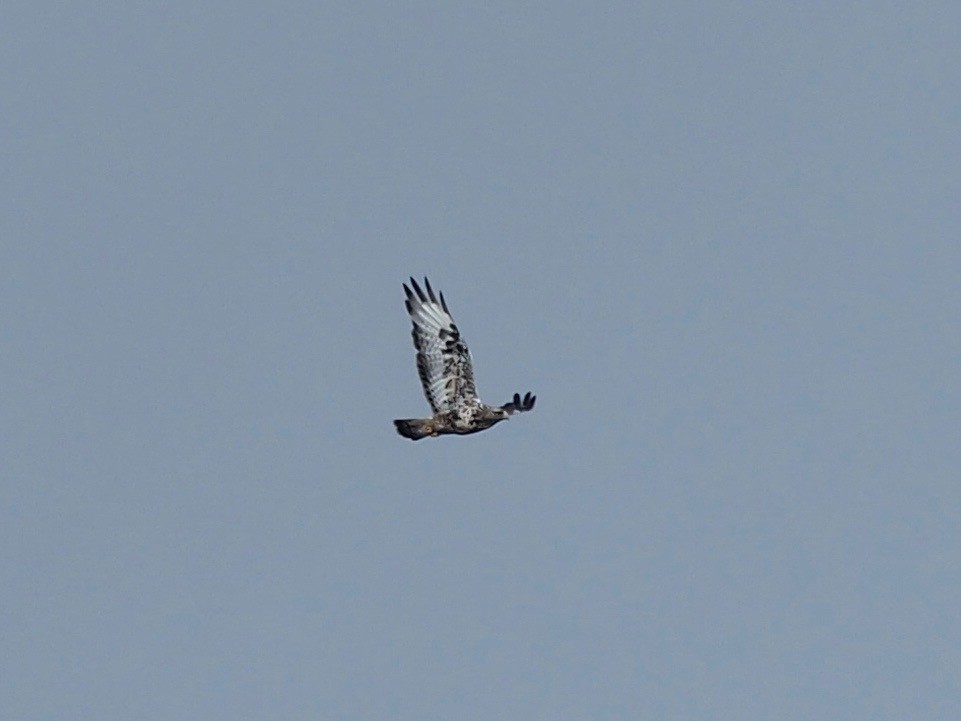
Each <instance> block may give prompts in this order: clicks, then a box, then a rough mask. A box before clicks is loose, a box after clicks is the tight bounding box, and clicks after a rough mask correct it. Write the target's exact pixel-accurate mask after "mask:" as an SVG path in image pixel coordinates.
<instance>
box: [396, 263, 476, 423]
mask: <svg viewBox="0 0 961 721" xmlns="http://www.w3.org/2000/svg"><path fill="white" fill-rule="evenodd" d="M410 284H411V286H412V287H413V290H411V288H408V287H407V285H406V284H404V293H406V294H407V312H408V313H409V314H410V319H411V321H413V323H414V330H413V331H412V333H411V335H412V336H413V338H414V348H416V349H417V373H418V374H419V375H420V382H421V385H422V386H423V387H424V395H425V396H427V402H428V403H430V407H431V409H432V410H433V411H434V413H435V414H436V413H443V412H446V411H450V410H453V409H454V408H457V407H458V406H462V405H464V404H465V403H470V402H475V403H476V402H477V391H476V389H475V387H474V371H473V369H472V368H471V357H470V351H469V350H468V349H467V344H466V343H464V341H463V340H462V339H461V337H460V331H459V330H457V325H456V324H455V323H454V319H453V318H452V317H451V315H450V311H449V310H448V309H447V303H446V301H444V294H443V293H441V294H440V299H439V300H438V298H437V296H435V295H434V290H433V288H431V287H430V281H428V280H427V278H424V286H425V288H426V290H427V292H426V293H425V292H424V291H423V290H421V287H420V286H419V285H417V281H416V280H414V279H413V278H411V279H410Z"/></svg>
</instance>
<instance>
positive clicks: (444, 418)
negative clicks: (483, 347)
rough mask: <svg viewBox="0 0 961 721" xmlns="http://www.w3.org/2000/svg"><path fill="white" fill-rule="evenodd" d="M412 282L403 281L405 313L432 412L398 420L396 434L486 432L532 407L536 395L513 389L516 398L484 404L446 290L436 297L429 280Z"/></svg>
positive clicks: (417, 436)
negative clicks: (451, 311)
mask: <svg viewBox="0 0 961 721" xmlns="http://www.w3.org/2000/svg"><path fill="white" fill-rule="evenodd" d="M410 285H411V287H410V288H408V287H407V284H406V283H405V284H404V293H405V294H406V295H407V301H406V305H407V312H408V313H409V314H410V319H411V320H412V321H413V323H414V330H413V331H412V332H411V335H412V336H413V337H414V348H416V349H417V373H418V375H420V382H421V385H422V386H423V387H424V395H425V396H427V402H428V403H430V408H431V410H432V411H433V412H434V415H433V416H432V417H431V418H401V419H398V420H395V421H394V425H395V426H397V432H398V433H400V434H401V435H402V436H404V438H410V439H411V440H412V441H419V440H420V439H421V438H424V437H426V436H441V435H446V434H449V433H456V434H458V435H467V434H468V433H477V432H478V431H483V430H487V429H488V428H490V427H491V426H492V425H494V424H495V423H500V422H501V421H503V420H506V419H507V417H508V416H510V415H511V414H512V413H523V412H524V411H529V410H531V409H532V408H533V407H534V401H535V400H537V396H532V395H531V394H530V393H526V394H525V395H524V397H523V398H521V396H520V394H519V393H515V394H514V399H513V400H512V401H510V402H509V403H505V404H504V405H502V406H499V407H498V406H489V405H486V404H485V403H483V402H482V401H481V399H480V398H478V397H477V390H476V388H475V387H474V370H473V368H472V367H471V354H470V351H469V350H467V344H466V343H465V342H464V339H463V338H461V335H460V331H459V330H458V329H457V325H456V324H455V323H454V319H453V318H451V315H450V310H448V308H447V301H445V300H444V294H443V293H440V294H439V298H440V299H439V300H438V296H437V295H434V289H433V288H431V287H430V281H429V280H427V278H424V288H425V289H426V292H424V290H421V287H420V286H419V285H418V284H417V281H416V280H414V279H413V278H411V279H410ZM412 289H413V290H412Z"/></svg>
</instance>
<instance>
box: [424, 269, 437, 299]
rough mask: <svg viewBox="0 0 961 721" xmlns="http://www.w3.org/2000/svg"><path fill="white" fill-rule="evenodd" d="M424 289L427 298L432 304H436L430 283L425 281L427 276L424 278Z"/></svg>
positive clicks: (435, 297)
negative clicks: (425, 289)
mask: <svg viewBox="0 0 961 721" xmlns="http://www.w3.org/2000/svg"><path fill="white" fill-rule="evenodd" d="M424 287H425V288H427V296H428V297H429V298H430V300H431V302H432V303H436V302H437V296H436V295H434V289H433V288H431V287H430V281H429V280H427V276H426V275H425V276H424Z"/></svg>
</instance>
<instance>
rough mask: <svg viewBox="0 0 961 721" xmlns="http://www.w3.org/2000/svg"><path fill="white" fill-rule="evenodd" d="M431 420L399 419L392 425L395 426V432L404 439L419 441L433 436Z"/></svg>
mask: <svg viewBox="0 0 961 721" xmlns="http://www.w3.org/2000/svg"><path fill="white" fill-rule="evenodd" d="M431 420H432V419H430V418H399V419H397V420H396V421H394V425H395V426H397V432H398V433H400V434H401V435H402V436H403V437H404V438H410V439H411V440H412V441H419V440H420V439H421V438H424V437H425V436H430V435H433V434H434V426H433V425H431Z"/></svg>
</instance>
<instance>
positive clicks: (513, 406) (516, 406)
mask: <svg viewBox="0 0 961 721" xmlns="http://www.w3.org/2000/svg"><path fill="white" fill-rule="evenodd" d="M536 400H537V396H532V395H531V394H530V392H528V393H525V394H524V397H523V398H521V395H520V393H515V394H514V399H513V400H512V401H511V402H510V403H505V404H504V405H502V406H501V408H503V409H504V410H505V411H507V412H508V413H523V412H524V411H529V410H532V409H533V408H534V401H536Z"/></svg>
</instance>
